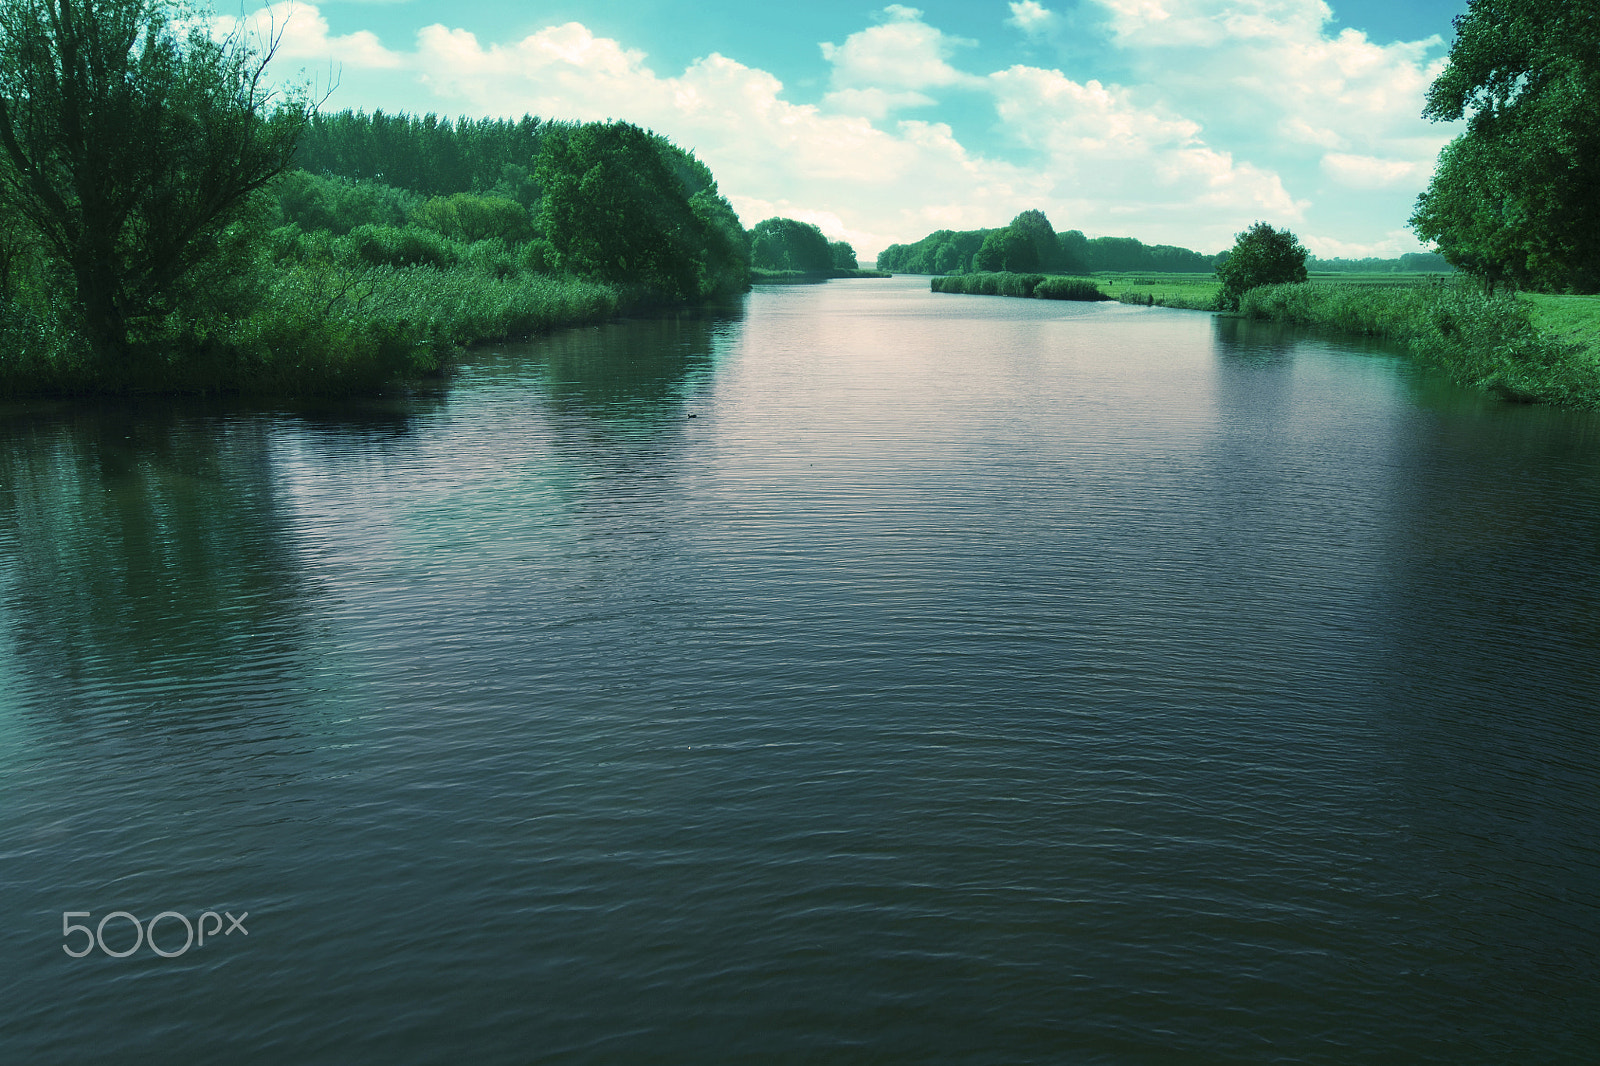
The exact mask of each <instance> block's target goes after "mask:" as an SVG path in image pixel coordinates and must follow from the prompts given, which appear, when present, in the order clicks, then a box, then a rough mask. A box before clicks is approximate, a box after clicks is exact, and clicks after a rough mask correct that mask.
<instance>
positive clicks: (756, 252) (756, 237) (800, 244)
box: [750, 218, 833, 274]
mask: <svg viewBox="0 0 1600 1066" xmlns="http://www.w3.org/2000/svg"><path fill="white" fill-rule="evenodd" d="M750 239H751V255H752V257H753V261H754V263H755V265H756V266H757V267H760V268H761V269H762V270H798V271H802V272H804V273H807V274H826V273H828V272H830V271H831V270H833V249H832V248H830V247H829V246H828V238H827V237H824V236H823V235H822V230H820V229H818V228H817V227H816V226H815V225H814V224H812V223H810V222H797V221H795V220H794V219H792V218H769V219H765V220H763V221H761V222H757V223H756V228H755V229H753V230H751V231H750Z"/></svg>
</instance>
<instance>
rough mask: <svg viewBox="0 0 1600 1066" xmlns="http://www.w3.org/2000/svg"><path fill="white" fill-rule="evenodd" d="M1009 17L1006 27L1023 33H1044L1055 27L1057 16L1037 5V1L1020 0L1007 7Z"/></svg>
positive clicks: (1041, 5) (1039, 4)
mask: <svg viewBox="0 0 1600 1066" xmlns="http://www.w3.org/2000/svg"><path fill="white" fill-rule="evenodd" d="M1009 6H1010V8H1011V17H1010V18H1008V19H1006V25H1007V26H1015V27H1016V28H1017V29H1019V30H1021V31H1022V32H1023V33H1027V34H1038V33H1044V32H1046V31H1047V30H1049V29H1051V28H1052V27H1053V26H1055V24H1056V22H1057V16H1056V13H1055V12H1054V11H1051V10H1050V9H1049V8H1047V7H1045V6H1044V5H1043V4H1041V3H1039V2H1038V0H1022V2H1021V3H1020V4H1019V3H1013V4H1011V5H1009Z"/></svg>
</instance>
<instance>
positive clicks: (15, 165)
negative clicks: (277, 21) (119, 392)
mask: <svg viewBox="0 0 1600 1066" xmlns="http://www.w3.org/2000/svg"><path fill="white" fill-rule="evenodd" d="M266 58H267V57H261V56H258V55H256V54H254V53H253V52H252V51H251V49H250V48H249V47H247V46H246V44H245V43H244V42H243V41H242V40H241V39H240V38H238V37H231V38H228V39H226V40H223V41H217V40H215V39H213V38H212V37H211V35H210V34H209V32H208V31H207V29H206V26H205V24H204V23H203V22H199V21H194V20H186V19H185V18H184V17H183V12H182V11H180V10H179V9H178V8H177V7H176V6H175V5H173V4H172V3H169V2H168V0H6V2H5V3H4V4H3V5H0V149H3V153H0V154H3V157H4V164H3V165H0V200H4V201H5V202H6V203H8V204H10V205H11V207H12V209H13V210H14V212H15V213H16V214H17V215H19V216H21V217H22V218H23V219H25V220H26V222H27V225H28V227H29V229H30V230H31V231H32V233H33V234H34V235H36V237H37V240H38V244H39V247H40V248H41V249H42V250H43V252H44V254H46V255H47V256H48V257H49V258H51V259H52V260H54V261H55V262H56V263H57V264H59V265H60V267H61V268H62V269H63V270H64V272H65V274H66V275H68V276H70V278H71V285H72V288H73V291H74V295H75V297H76V299H75V301H74V303H75V306H76V307H77V308H78V309H79V316H80V327H81V329H82V330H83V333H84V336H85V338H86V339H87V341H88V344H89V347H90V349H91V350H92V351H93V352H94V354H95V357H96V359H97V360H98V361H99V362H100V363H101V364H102V368H103V372H104V373H105V374H106V375H108V376H118V375H126V374H128V373H129V372H130V367H129V366H128V365H127V364H128V357H129V355H130V354H131V352H130V331H131V330H137V331H139V332H140V333H141V334H147V333H149V332H150V331H152V330H159V328H160V323H161V319H162V318H163V317H164V316H166V315H167V314H169V313H172V312H173V311H174V309H175V308H174V305H173V296H174V294H175V293H176V292H178V291H179V290H180V288H181V282H182V281H183V279H184V277H185V275H187V274H189V273H191V272H192V271H194V270H195V269H196V268H197V267H198V266H200V265H201V264H202V263H204V262H205V261H206V260H207V259H208V258H209V257H211V256H213V255H214V254H216V252H217V249H218V248H219V246H220V244H221V243H222V242H223V239H224V234H225V233H226V231H227V230H228V229H229V227H230V226H232V225H234V224H235V223H236V222H237V221H238V220H239V219H240V218H241V216H242V215H244V214H245V213H247V211H248V209H249V207H250V201H251V200H252V198H253V196H254V194H255V193H256V192H257V191H258V190H260V189H261V188H263V187H264V186H265V185H266V184H267V183H268V182H269V181H271V180H272V178H273V177H275V176H276V175H277V174H278V173H280V172H281V171H282V170H283V169H284V167H285V166H287V164H288V161H289V155H290V152H291V151H292V149H293V146H294V141H295V137H296V136H297V135H298V133H299V132H300V130H301V129H302V128H303V126H304V125H305V122H306V116H307V106H306V104H305V103H304V102H303V101H299V100H295V99H289V100H283V99H281V98H280V99H279V100H278V101H277V102H276V103H274V102H273V97H272V95H271V94H270V93H269V92H268V91H267V89H266V88H265V87H264V83H263V80H262V70H263V68H264V66H265V63H266Z"/></svg>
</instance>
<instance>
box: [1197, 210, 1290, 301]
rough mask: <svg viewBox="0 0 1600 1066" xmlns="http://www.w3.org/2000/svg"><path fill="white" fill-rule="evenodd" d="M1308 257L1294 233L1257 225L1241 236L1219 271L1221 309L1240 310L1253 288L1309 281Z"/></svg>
mask: <svg viewBox="0 0 1600 1066" xmlns="http://www.w3.org/2000/svg"><path fill="white" fill-rule="evenodd" d="M1306 254H1307V253H1306V250H1305V249H1304V248H1303V247H1301V245H1300V241H1299V239H1298V238H1296V237H1295V235H1294V234H1293V233H1290V232H1289V231H1288V230H1275V229H1273V228H1272V227H1271V226H1269V225H1267V224H1266V223H1265V222H1257V223H1256V224H1255V225H1253V226H1251V227H1250V228H1249V229H1247V230H1245V231H1244V232H1243V233H1240V234H1239V236H1238V239H1237V240H1236V241H1235V242H1234V245H1233V248H1232V250H1231V251H1230V252H1229V255H1228V259H1227V261H1226V262H1225V263H1223V264H1222V265H1221V266H1219V267H1218V268H1217V277H1218V278H1220V279H1221V281H1222V291H1221V292H1220V293H1218V294H1217V303H1218V306H1220V307H1222V308H1224V309H1226V310H1230V311H1233V310H1238V308H1239V298H1240V297H1241V296H1242V295H1244V293H1246V292H1248V291H1249V290H1251V289H1254V288H1257V287H1259V286H1262V285H1278V284H1283V283H1289V282H1297V281H1304V280H1306Z"/></svg>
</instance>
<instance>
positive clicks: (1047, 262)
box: [1010, 210, 1060, 270]
mask: <svg viewBox="0 0 1600 1066" xmlns="http://www.w3.org/2000/svg"><path fill="white" fill-rule="evenodd" d="M1010 228H1011V231H1012V232H1013V233H1017V234H1019V235H1021V236H1023V237H1026V238H1027V240H1028V242H1029V243H1031V244H1032V245H1033V260H1034V266H1033V267H1032V269H1034V270H1054V269H1055V268H1056V266H1057V260H1058V259H1059V258H1060V248H1059V246H1058V245H1057V243H1056V231H1055V227H1054V226H1052V225H1050V220H1049V219H1048V218H1046V217H1045V214H1044V212H1043V211H1032V210H1030V211H1024V212H1022V213H1021V214H1019V215H1018V216H1017V217H1016V218H1014V219H1012V220H1011V227H1010ZM1013 269H1015V268H1013Z"/></svg>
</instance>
